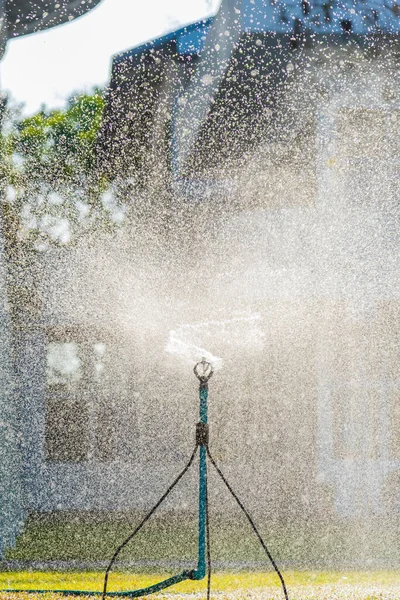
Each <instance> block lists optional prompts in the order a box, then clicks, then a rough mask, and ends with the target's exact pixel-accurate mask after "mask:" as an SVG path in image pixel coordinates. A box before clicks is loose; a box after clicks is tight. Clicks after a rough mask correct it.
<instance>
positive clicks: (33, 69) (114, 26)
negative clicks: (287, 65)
mask: <svg viewBox="0 0 400 600" xmlns="http://www.w3.org/2000/svg"><path fill="white" fill-rule="evenodd" d="M219 4H220V1H219V0H144V1H142V0H102V2H100V5H99V6H97V7H96V8H95V9H93V10H92V11H91V12H89V13H88V14H86V15H84V16H83V17H81V18H79V19H76V20H75V21H72V22H70V23H67V24H65V25H61V26H59V27H55V28H54V29H50V30H48V31H43V32H41V33H35V34H32V35H27V36H24V37H21V38H17V39H15V40H11V41H10V42H9V43H8V46H7V50H6V54H5V56H4V59H3V61H2V63H1V65H0V87H1V90H2V91H3V92H4V91H5V92H8V93H10V94H11V96H12V98H13V99H14V100H15V101H16V102H18V103H23V104H24V112H25V113H26V114H31V113H33V112H35V111H36V110H38V109H39V108H40V106H41V105H42V104H43V103H44V104H46V105H47V106H48V107H50V108H53V107H58V106H62V105H63V104H64V102H65V99H66V98H67V97H68V96H69V95H71V94H72V93H73V92H76V91H89V90H90V89H92V87H93V86H94V85H104V84H105V83H106V82H107V81H108V80H109V75H110V67H111V57H112V56H113V55H114V54H116V53H118V52H121V51H123V50H127V49H129V48H132V47H133V46H136V45H138V44H140V43H142V42H144V41H146V40H148V39H152V38H154V37H158V36H159V35H162V34H163V33H165V32H167V31H171V30H174V29H177V28H179V27H180V26H182V25H185V24H187V23H192V22H194V21H197V20H199V19H201V18H203V17H206V16H208V15H210V14H213V13H215V12H216V10H217V8H218V6H219Z"/></svg>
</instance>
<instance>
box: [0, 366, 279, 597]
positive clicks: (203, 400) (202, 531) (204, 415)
mask: <svg viewBox="0 0 400 600" xmlns="http://www.w3.org/2000/svg"><path fill="white" fill-rule="evenodd" d="M193 370H194V374H195V375H196V377H197V379H198V380H199V382H200V386H199V401H200V411H199V413H200V420H199V422H198V423H197V425H196V443H195V447H194V450H193V452H192V455H191V457H190V459H189V462H188V463H187V464H186V466H185V468H184V469H183V470H182V471H181V472H180V473H179V475H178V476H177V478H176V479H175V480H174V481H173V483H172V484H171V485H170V486H169V488H168V489H167V491H166V492H165V493H164V494H163V496H161V498H160V499H159V501H158V502H157V503H156V504H155V505H154V506H153V508H152V509H151V510H150V512H149V513H148V514H147V515H146V516H145V517H144V519H143V520H142V521H141V523H139V525H138V526H137V527H136V529H135V530H134V531H133V532H132V533H131V534H130V535H129V536H128V537H127V538H126V539H125V540H124V541H123V542H122V544H120V545H119V546H118V548H117V549H116V551H115V552H114V554H113V557H112V559H111V561H110V563H109V565H108V567H107V569H106V572H105V575H104V586H103V591H102V592H91V591H90V592H89V591H82V590H0V591H7V592H14V593H15V592H29V593H35V594H40V593H49V592H55V593H57V594H63V595H69V596H99V595H100V596H102V600H105V599H106V596H114V597H118V596H120V597H127V598H137V597H139V596H148V595H149V594H154V593H156V592H159V591H161V590H163V589H165V588H168V587H170V586H172V585H175V584H176V583H179V582H181V581H185V580H186V579H192V580H197V581H198V580H201V579H204V577H205V576H206V575H207V600H209V599H210V589H211V550H210V535H209V529H210V528H209V512H208V486H207V459H208V460H209V462H210V463H211V465H212V466H213V467H214V468H215V470H216V472H217V473H218V475H219V476H220V478H221V479H222V481H223V482H224V484H225V485H226V487H227V488H228V490H229V492H230V493H231V495H232V496H233V498H234V499H235V501H236V502H237V504H238V505H239V507H240V509H241V510H242V512H243V513H244V514H245V516H246V518H247V520H248V522H249V523H250V525H251V527H252V529H253V531H254V533H255V534H256V536H257V538H258V541H259V542H260V544H261V546H262V547H263V549H264V551H265V553H266V554H267V556H268V558H269V560H270V562H271V564H272V566H273V568H274V569H275V571H276V573H277V575H278V577H279V579H280V582H281V585H282V590H283V593H284V597H285V600H289V596H288V593H287V589H286V585H285V581H284V579H283V576H282V574H281V572H280V570H279V568H278V566H277V564H276V562H275V561H274V559H273V557H272V555H271V553H270V551H269V550H268V548H267V546H266V544H265V542H264V540H263V539H262V537H261V535H260V533H259V531H258V529H257V527H256V525H255V524H254V521H253V519H252V518H251V516H250V515H249V513H248V511H247V509H246V508H245V507H244V505H243V504H242V502H241V500H240V499H239V497H238V496H237V494H236V493H235V492H234V491H233V489H232V487H231V486H230V484H229V483H228V481H227V479H226V477H225V476H224V475H223V473H222V471H221V469H220V468H219V466H218V465H217V463H216V462H215V460H214V458H213V457H212V455H211V452H210V448H209V445H208V442H209V427H208V382H209V380H210V379H211V377H212V375H213V373H214V371H213V367H212V365H211V363H209V362H207V361H206V360H205V358H203V359H202V361H201V362H199V363H197V364H196V365H195V367H194V369H193ZM197 451H199V497H198V511H199V514H198V555H197V566H196V567H195V568H194V569H186V570H184V571H182V573H179V574H178V575H174V576H172V577H169V578H168V579H164V580H163V581H160V582H159V583H155V584H153V585H150V586H148V587H145V588H141V589H137V590H127V591H123V592H109V591H108V588H107V586H108V576H109V574H110V571H111V569H112V567H113V565H114V563H115V561H116V559H117V557H118V555H119V554H120V552H121V550H122V549H123V548H124V547H125V546H126V545H127V544H128V543H129V542H130V541H131V540H132V539H133V538H134V537H135V535H136V534H137V533H138V532H139V531H140V530H141V529H142V527H143V525H144V524H145V523H146V522H147V521H148V520H149V519H150V517H151V516H152V515H153V514H154V513H155V512H156V510H157V509H158V508H159V506H160V505H161V504H162V503H163V502H164V500H165V499H166V498H167V496H168V495H169V494H170V493H171V492H172V490H173V489H174V488H175V486H176V485H177V484H178V483H179V481H180V480H181V479H182V477H183V476H184V475H185V473H186V472H187V471H188V470H189V468H190V467H191V465H192V464H193V462H194V459H195V457H196V454H197Z"/></svg>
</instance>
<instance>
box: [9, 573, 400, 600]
mask: <svg viewBox="0 0 400 600" xmlns="http://www.w3.org/2000/svg"><path fill="white" fill-rule="evenodd" d="M163 577H165V574H163V575H162V574H158V575H157V574H152V575H150V574H146V573H139V574H132V573H127V572H117V573H113V574H112V575H111V577H110V581H109V589H110V590H115V591H121V590H128V589H135V588H141V587H146V586H148V585H150V584H151V583H154V582H156V581H158V580H160V579H162V578H163ZM285 581H286V583H287V586H288V589H289V591H290V592H291V598H293V599H296V598H303V597H306V598H307V597H310V598H312V597H314V596H313V595H310V594H315V593H317V594H319V593H320V594H321V598H322V597H324V598H325V595H326V593H328V594H329V593H330V594H331V596H327V597H332V598H341V597H342V595H341V594H345V595H344V596H343V597H345V598H348V597H349V598H354V600H357V599H358V598H360V599H363V600H364V599H367V598H369V599H370V600H372V599H373V598H386V597H388V598H389V597H390V598H391V597H393V598H399V597H400V596H399V595H398V594H400V572H399V571H371V572H369V571H368V572H364V571H362V572H360V571H340V572H335V571H288V572H285ZM102 583H103V574H102V573H100V572H68V573H67V572H35V571H33V572H27V571H23V572H5V573H0V587H1V588H2V589H4V588H13V589H44V590H47V589H48V590H52V589H83V590H88V591H89V592H90V591H100V590H101V589H102ZM279 587H280V584H279V580H278V578H277V576H276V575H275V574H274V573H272V572H238V573H228V572H224V573H215V574H213V576H212V590H213V593H214V594H215V593H219V594H224V595H226V597H229V596H232V594H234V596H235V597H243V598H244V597H246V598H247V597H249V596H250V597H252V592H254V594H255V595H257V594H259V593H262V596H261V597H273V598H279V597H281V596H280V590H279ZM372 588H373V589H374V590H375V591H373V592H372V595H371V589H372ZM205 589H206V580H205V579H204V580H203V581H201V582H195V581H185V582H182V583H180V584H178V585H176V586H174V588H171V589H170V590H169V591H168V593H169V594H170V593H171V592H173V593H174V594H176V595H182V594H188V593H196V592H197V593H201V595H202V596H203V594H204V592H205ZM310 590H311V591H310ZM329 590H330V591H329ZM352 590H354V595H352ZM376 590H377V591H376ZM396 590H397V591H396ZM349 593H350V596H349ZM385 593H386V594H391V593H395V594H396V595H395V596H387V595H386V596H385V595H384V594H385ZM264 594H267V596H265V595H264ZM268 594H269V596H268ZM271 594H272V596H271ZM304 594H306V596H304ZM374 594H375V595H374ZM379 594H381V595H379ZM382 594H383V595H382ZM19 597H20V598H21V600H22V599H23V598H24V595H23V594H21V595H19V594H13V593H9V594H7V593H4V592H2V593H0V598H1V599H2V600H3V599H6V600H11V598H13V599H15V598H19ZM315 597H319V596H318V595H317V596H315ZM29 598H32V597H31V596H29ZM44 598H45V599H46V600H49V599H52V598H54V599H55V598H57V595H56V594H46V595H45V596H44Z"/></svg>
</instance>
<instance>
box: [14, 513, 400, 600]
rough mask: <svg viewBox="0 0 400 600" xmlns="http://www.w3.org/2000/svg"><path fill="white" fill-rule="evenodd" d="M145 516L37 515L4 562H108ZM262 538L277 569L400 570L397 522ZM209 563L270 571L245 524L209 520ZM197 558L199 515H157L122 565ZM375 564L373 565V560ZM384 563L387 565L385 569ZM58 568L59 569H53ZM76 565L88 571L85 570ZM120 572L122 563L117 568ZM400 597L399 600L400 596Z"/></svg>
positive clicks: (276, 528) (289, 527) (271, 527)
mask: <svg viewBox="0 0 400 600" xmlns="http://www.w3.org/2000/svg"><path fill="white" fill-rule="evenodd" d="M142 516H143V515H139V514H132V515H126V516H125V515H122V516H121V515H120V516H119V518H115V519H114V518H111V519H109V520H104V519H102V518H101V517H99V518H98V519H97V518H95V517H93V518H88V517H82V518H78V517H77V516H69V515H62V514H61V515H60V514H57V513H55V514H50V515H48V516H43V515H32V517H31V518H30V519H29V520H28V522H27V524H26V526H25V528H24V531H23V532H22V533H21V535H20V536H19V537H18V541H17V545H16V546H15V548H13V549H10V550H9V551H8V552H7V554H6V558H7V559H9V560H19V561H70V560H77V561H107V560H109V559H110V558H111V556H112V555H113V552H114V549H115V548H116V547H117V546H118V545H119V544H120V543H121V542H122V541H123V540H124V539H125V538H126V537H127V535H128V534H129V533H130V532H131V531H132V530H133V528H134V527H135V526H136V525H137V524H138V523H139V522H140V520H141V518H142ZM257 524H258V525H259V526H260V531H261V534H262V535H263V537H264V539H265V541H266V543H267V545H268V547H269V548H270V550H271V553H272V555H273V556H274V558H275V559H276V561H277V562H278V564H285V563H286V564H290V565H291V566H292V568H293V569H305V568H312V569H315V570H318V571H322V570H324V569H336V568H337V569H340V568H358V567H359V566H360V565H363V568H364V564H365V565H367V566H368V568H373V566H372V565H374V564H375V568H385V566H386V565H387V566H388V567H389V566H390V568H392V569H399V568H400V519H399V520H398V521H396V522H395V523H393V522H390V523H389V524H388V523H386V522H385V521H383V520H377V521H376V522H372V521H371V523H369V524H367V525H366V524H365V523H359V522H348V521H344V522H343V523H338V524H335V525H330V524H329V523H328V524H327V523H319V522H315V523H314V522H312V523H311V522H307V523H305V524H298V523H294V522H289V523H287V522H286V523H284V522H282V523H279V522H271V521H266V522H262V521H261V522H260V523H257ZM210 529H211V533H210V539H211V553H212V559H213V560H215V561H220V562H232V561H233V562H236V563H239V562H246V563H248V562H255V563H258V564H259V565H260V566H259V567H258V568H259V569H263V566H262V565H265V568H268V559H267V557H266V556H265V553H264V551H263V550H262V548H261V547H260V545H259V543H258V541H257V539H256V537H255V535H254V533H253V532H252V531H251V528H250V527H249V525H248V523H247V522H246V521H244V520H243V519H239V520H237V521H232V520H231V519H226V520H225V521H224V520H223V519H222V518H221V517H220V518H219V519H217V518H212V519H211V527H210ZM196 555H197V516H193V517H187V518H181V517H180V516H174V515H172V516H171V515H161V516H160V517H157V516H155V517H153V519H151V520H150V521H149V522H148V523H147V524H146V526H145V527H144V528H143V530H142V531H141V532H140V533H139V535H138V536H137V537H136V538H135V539H134V540H133V541H132V542H131V543H130V544H128V545H127V547H126V548H125V549H124V550H123V552H122V553H121V555H120V557H119V560H121V561H132V560H133V561H135V560H138V559H146V558H149V559H153V560H155V561H157V560H161V561H162V560H166V559H168V560H171V561H180V560H187V561H190V562H192V561H193V560H195V557H196ZM371 561H372V562H371ZM381 565H382V566H381ZM56 568H57V567H56ZM78 568H91V567H90V566H86V565H85V566H83V565H82V566H81V567H78ZM116 569H118V566H117V565H116ZM399 600H400V599H399Z"/></svg>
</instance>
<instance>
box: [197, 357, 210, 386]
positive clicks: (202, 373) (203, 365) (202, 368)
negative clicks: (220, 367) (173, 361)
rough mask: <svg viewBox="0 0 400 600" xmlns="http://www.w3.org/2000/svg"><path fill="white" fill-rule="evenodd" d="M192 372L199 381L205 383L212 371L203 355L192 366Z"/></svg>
mask: <svg viewBox="0 0 400 600" xmlns="http://www.w3.org/2000/svg"><path fill="white" fill-rule="evenodd" d="M193 373H194V374H195V375H196V377H197V379H198V380H199V381H200V383H207V381H208V380H209V379H210V378H211V376H212V374H213V373H214V369H213V368H212V365H211V363H209V362H207V361H206V359H205V358H204V357H203V358H202V360H201V361H200V362H198V363H197V365H195V366H194V369H193Z"/></svg>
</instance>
